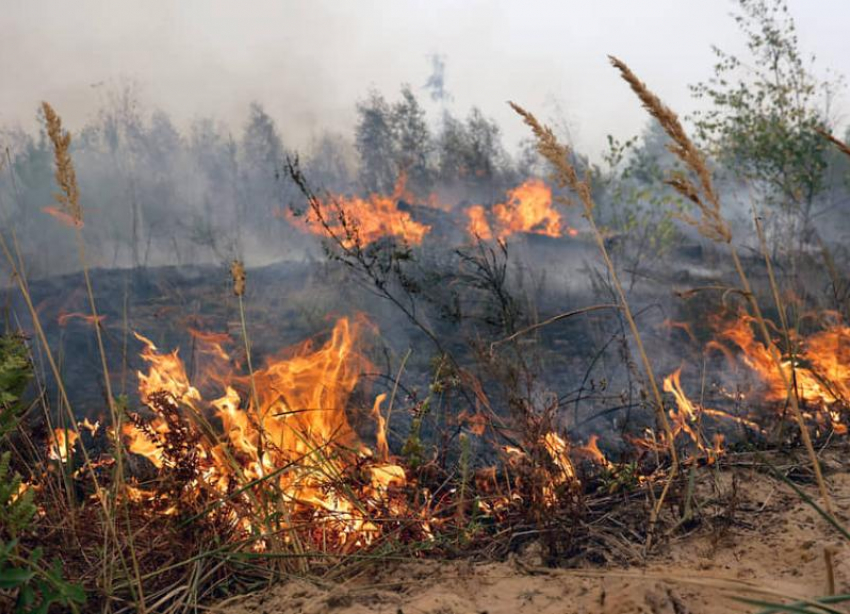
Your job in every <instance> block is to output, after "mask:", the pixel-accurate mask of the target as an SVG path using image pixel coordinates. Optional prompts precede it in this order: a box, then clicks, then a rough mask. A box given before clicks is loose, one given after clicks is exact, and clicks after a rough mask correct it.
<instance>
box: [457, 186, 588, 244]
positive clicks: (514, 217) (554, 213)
mask: <svg viewBox="0 0 850 614" xmlns="http://www.w3.org/2000/svg"><path fill="white" fill-rule="evenodd" d="M466 215H467V217H468V218H469V223H468V224H467V232H468V233H469V234H470V235H471V236H472V237H479V238H481V239H483V240H489V239H491V238H492V237H493V236H494V235H496V236H498V237H499V238H500V239H505V238H507V237H508V236H510V235H512V234H514V233H518V232H525V233H531V234H539V235H544V236H548V237H562V236H564V234H565V233H566V234H567V235H569V236H571V237H574V236H576V235H578V231H577V230H576V229H575V228H571V227H569V226H566V227H565V226H564V222H563V219H562V218H561V214H560V212H559V211H558V210H557V209H555V207H554V206H553V200H552V189H551V188H550V187H549V186H548V185H546V184H545V183H544V182H543V181H542V180H540V179H529V180H527V181H526V182H524V183H522V184H521V185H519V186H517V187H515V188H514V189H512V190H508V193H507V199H506V200H505V202H503V203H498V204H496V205H494V206H493V213H492V218H493V223H492V224H491V223H490V221H488V219H487V214H486V211H485V209H484V207H483V206H481V205H473V206H472V207H469V208H468V209H467V210H466ZM494 229H495V231H494Z"/></svg>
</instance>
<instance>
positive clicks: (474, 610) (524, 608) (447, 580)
mask: <svg viewBox="0 0 850 614" xmlns="http://www.w3.org/2000/svg"><path fill="white" fill-rule="evenodd" d="M845 457H846V456H845ZM837 458H839V457H838V455H832V458H831V459H830V461H829V462H828V466H831V469H832V470H831V472H830V475H829V480H830V483H831V486H832V489H833V492H834V494H835V501H836V506H837V507H838V509H839V510H840V511H839V515H840V516H841V517H842V519H843V520H845V522H846V520H847V518H848V510H850V472H848V469H847V468H845V467H843V466H841V465H840V463H839V462H838V461H837V460H835V459H837ZM734 472H735V473H736V474H737V476H738V480H737V489H736V493H737V494H736V496H735V498H734V499H735V502H734V506H735V512H734V514H732V516H731V518H732V519H731V521H730V520H728V513H727V514H726V515H725V516H724V517H725V518H726V519H725V520H722V519H721V521H719V522H717V521H716V522H703V523H701V524H700V525H699V526H698V527H697V528H696V529H695V530H693V531H692V532H691V533H689V534H686V535H678V536H676V537H672V538H670V539H669V540H668V541H667V542H666V543H664V544H661V545H659V547H658V548H657V553H656V554H653V555H652V556H650V557H649V559H648V561H647V562H646V564H645V565H644V566H642V567H641V566H631V567H628V568H623V567H620V568H614V567H609V568H599V567H596V568H593V567H587V568H582V569H579V570H576V569H571V570H570V569H554V570H553V569H544V568H542V567H540V566H539V564H538V563H539V561H538V560H537V556H536V555H535V552H534V548H533V547H532V548H530V549H528V550H527V551H526V552H524V553H522V554H520V555H518V556H517V557H514V558H511V559H509V560H508V561H505V562H500V563H487V564H473V563H471V562H468V561H463V562H437V561H422V562H417V563H410V564H403V565H400V566H394V567H390V566H387V567H383V568H377V569H371V570H370V571H369V574H368V577H363V576H361V577H359V578H356V579H354V580H351V581H349V582H347V583H345V584H339V585H336V586H332V587H318V586H316V585H314V584H311V583H307V582H302V581H293V582H287V583H283V584H281V585H279V586H276V587H273V588H272V589H270V590H269V591H266V592H264V593H261V594H257V595H253V596H251V597H248V598H243V599H240V600H238V602H231V603H230V604H229V605H226V606H223V607H219V608H215V609H214V611H216V612H221V613H226V614H277V613H281V614H282V613H284V612H285V613H287V614H290V613H291V614H295V613H303V614H308V613H309V614H320V613H325V612H327V613H333V614H355V613H358V614H359V613H365V612H383V613H387V614H397V613H399V612H402V613H404V614H421V613H429V614H461V613H463V614H466V613H470V614H483V613H485V612H486V613H488V614H509V613H524V612H529V613H530V612H542V613H550V612H551V613H559V614H561V613H564V614H566V613H585V612H587V613H590V612H593V613H597V612H598V613H603V614H625V613H632V612H640V613H652V614H668V613H669V614H686V613H703V612H705V613H709V614H715V613H717V614H719V613H721V612H723V613H726V612H756V611H758V610H759V608H758V607H755V606H748V605H745V604H741V603H739V602H736V601H733V600H732V599H730V595H732V594H737V595H740V596H746V597H750V598H754V599H773V600H775V598H774V597H770V596H766V595H764V594H762V595H758V594H755V593H753V592H748V591H747V587H759V588H760V589H764V590H767V591H771V590H772V591H778V592H780V593H782V594H784V595H794V596H801V597H815V596H817V595H823V594H826V591H827V574H826V569H825V563H824V548H825V547H828V546H830V545H835V546H836V547H837V546H838V545H839V544H840V543H841V541H840V537H839V536H838V534H837V533H836V532H835V531H834V530H832V529H831V528H830V527H829V526H828V525H827V524H826V523H825V522H824V521H822V520H821V519H820V518H819V517H817V515H816V513H815V512H814V511H813V510H812V508H810V507H808V506H807V505H805V504H804V503H802V502H801V501H800V500H799V498H798V497H796V496H795V495H794V494H793V492H792V491H791V490H790V489H789V488H788V487H787V486H786V485H785V484H783V483H781V482H776V481H774V480H773V479H771V478H768V477H766V476H765V475H764V474H763V473H755V472H754V471H752V470H751V469H740V468H739V469H736V470H734ZM731 473H732V472H728V473H726V474H724V475H723V477H722V478H721V479H722V480H723V481H724V482H725V486H727V487H728V486H729V484H731V477H730V475H731ZM803 488H804V490H805V491H806V492H807V493H809V494H811V495H813V496H814V495H815V490H816V489H815V488H813V487H811V486H804V487H803ZM709 512H710V510H704V515H707V514H708V513H709ZM716 518H721V517H720V516H716ZM835 567H836V588H837V590H838V592H850V548H848V547H843V548H837V553H836V555H835ZM839 607H842V606H839ZM845 607H846V606H845ZM848 611H850V610H848Z"/></svg>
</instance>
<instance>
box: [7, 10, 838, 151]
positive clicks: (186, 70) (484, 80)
mask: <svg viewBox="0 0 850 614" xmlns="http://www.w3.org/2000/svg"><path fill="white" fill-rule="evenodd" d="M789 4H790V7H791V11H792V14H793V15H794V16H795V18H796V20H797V26H798V29H799V33H800V42H801V47H802V48H803V49H804V50H805V51H806V52H810V53H815V54H816V55H817V66H818V67H819V68H820V69H821V71H823V70H825V69H826V68H830V69H832V70H834V71H835V72H837V73H840V74H844V75H850V53H848V48H847V45H846V44H845V41H846V37H847V24H848V23H850V19H848V18H850V0H790V1H789ZM734 8H735V5H734V3H733V2H731V1H730V0H597V1H595V2H587V1H586V0H584V1H582V2H578V1H570V0H523V1H516V0H515V1H508V0H491V1H484V0H311V1H303V2H296V1H294V0H277V1H274V0H250V1H249V0H244V1H241V2H237V1H235V0H137V1H135V2H131V1H130V0H74V1H73V2H69V1H67V0H0V84H2V87H0V124H14V123H19V124H20V125H22V126H23V127H24V128H27V129H33V128H34V127H35V124H34V119H33V118H34V116H35V111H36V107H37V105H38V103H39V101H40V100H43V99H46V100H49V101H50V102H51V103H52V104H53V105H54V107H56V108H57V110H59V112H60V114H61V115H63V117H64V118H65V122H66V125H67V126H68V127H69V128H70V129H71V130H74V129H77V128H80V127H81V126H82V125H83V123H84V122H85V121H86V120H87V119H88V118H91V117H92V116H94V114H95V113H96V110H97V108H98V105H99V104H100V102H101V101H102V99H103V97H104V95H105V92H106V91H107V89H108V88H109V87H114V86H115V84H117V83H121V82H124V81H126V80H133V81H135V82H136V83H137V84H138V86H139V88H140V92H141V98H142V100H143V101H144V102H146V103H149V104H150V105H155V106H157V107H159V108H162V109H164V110H165V111H167V112H168V113H169V114H170V115H171V116H172V117H173V118H174V119H175V120H176V121H177V123H178V124H179V125H181V126H185V125H186V124H187V123H188V122H189V121H190V120H191V119H192V118H193V117H199V116H210V115H212V116H215V117H217V118H219V119H221V120H223V121H225V122H226V123H228V124H230V125H232V126H233V129H234V130H239V129H240V128H241V124H242V122H243V121H244V118H245V116H246V112H247V107H248V104H249V103H250V102H251V101H253V100H257V101H259V102H261V103H262V104H263V105H264V106H265V107H266V110H267V111H268V112H269V113H270V114H271V115H272V116H273V117H274V118H275V119H276V120H277V122H278V125H279V128H280V131H281V133H282V135H283V137H284V140H285V143H286V145H287V146H288V147H303V146H305V145H306V144H307V143H308V142H309V141H310V139H311V137H312V136H315V135H316V134H318V133H320V132H321V131H323V130H325V129H328V130H332V131H338V132H350V130H351V128H352V126H353V122H354V105H355V103H356V101H357V100H360V99H362V98H364V97H365V95H366V94H367V93H368V91H369V89H370V87H375V88H377V89H379V90H380V91H382V92H384V93H385V94H386V95H387V96H388V97H390V98H392V97H394V96H395V94H396V92H397V91H398V88H399V86H400V84H402V83H410V84H411V86H412V87H413V88H414V90H415V91H417V93H418V94H419V95H420V98H422V99H423V100H427V92H426V90H424V89H423V85H424V84H425V82H426V80H427V78H428V76H429V74H430V72H431V61H430V56H431V55H433V54H440V55H441V56H443V57H444V58H445V60H446V88H447V90H448V92H449V93H450V94H451V95H452V97H453V100H452V102H451V103H450V106H451V108H452V109H453V110H454V111H455V112H457V113H458V114H460V115H465V113H466V111H467V110H468V108H469V107H470V106H472V105H477V106H479V107H480V108H481V109H482V110H483V111H484V113H485V114H486V115H488V116H490V117H493V118H495V119H496V120H497V121H498V122H499V124H500V125H501V126H502V128H503V130H504V132H505V135H506V142H507V144H508V145H509V146H510V145H513V144H514V143H515V142H516V141H517V139H518V138H519V137H521V136H524V134H525V132H524V128H523V127H522V125H521V124H520V122H519V121H518V119H517V118H516V117H515V116H514V115H513V113H512V112H511V111H510V110H509V109H508V108H507V105H506V101H507V100H515V101H516V102H519V103H521V104H522V105H524V106H526V107H527V108H529V109H530V110H532V111H535V112H536V113H537V114H538V115H540V116H542V117H544V118H552V117H553V116H554V115H555V114H557V113H558V111H557V109H558V108H560V109H561V111H560V114H561V115H562V116H563V117H564V118H565V119H566V120H567V121H568V123H569V125H570V129H571V133H572V136H573V139H574V143H575V146H576V148H577V149H578V150H579V151H583V152H586V153H589V154H590V155H592V156H593V157H597V156H598V154H599V152H601V151H602V150H603V149H604V147H605V136H606V135H607V134H609V133H612V134H614V135H615V136H617V137H619V138H625V137H628V136H630V135H632V134H635V133H637V132H639V131H640V130H641V129H642V127H643V125H644V124H645V121H646V116H645V114H644V112H643V111H642V110H641V109H640V106H639V105H638V104H637V101H636V99H635V98H634V96H633V95H632V94H631V93H630V92H629V91H628V89H627V88H626V86H625V85H624V84H623V83H622V82H621V81H620V80H619V79H618V77H617V76H616V74H615V72H614V70H613V69H612V68H610V67H609V65H608V63H607V60H606V55H607V54H614V55H617V56H619V57H620V58H621V59H623V60H625V61H626V62H627V63H628V64H630V65H631V67H632V68H633V70H635V72H637V74H638V75H639V76H640V77H641V78H642V79H643V80H645V81H646V82H647V83H648V84H649V85H650V87H651V88H652V89H654V90H655V91H656V93H658V94H659V95H660V96H661V97H662V98H663V99H664V100H665V102H667V103H668V104H670V105H671V106H672V107H674V108H675V109H676V110H677V111H678V112H679V113H680V114H686V113H687V112H689V111H690V110H692V109H693V105H694V103H693V101H692V99H691V98H690V95H689V92H688V88H687V85H688V84H689V83H694V82H696V81H698V80H701V79H705V78H706V77H708V76H709V75H710V74H711V67H712V64H713V55H712V53H711V51H710V45H711V44H716V45H718V46H720V47H721V48H724V49H729V50H740V49H742V47H743V39H742V36H741V35H740V33H739V32H738V30H737V28H736V26H735V24H734V22H733V20H732V19H731V17H730V16H729V15H730V12H731V11H733V10H734ZM848 100H850V99H848V98H847V96H846V94H845V96H843V97H842V98H841V99H840V100H839V102H838V105H837V107H838V110H839V112H840V113H842V114H845V115H846V109H847V104H848ZM429 104H430V103H429ZM431 107H432V108H433V105H431ZM435 115H436V114H435Z"/></svg>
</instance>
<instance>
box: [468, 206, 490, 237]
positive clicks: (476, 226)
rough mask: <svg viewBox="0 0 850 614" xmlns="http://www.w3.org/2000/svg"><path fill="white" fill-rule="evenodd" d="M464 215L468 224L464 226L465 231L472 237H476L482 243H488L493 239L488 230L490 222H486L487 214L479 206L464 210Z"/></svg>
mask: <svg viewBox="0 0 850 614" xmlns="http://www.w3.org/2000/svg"><path fill="white" fill-rule="evenodd" d="M466 215H467V217H469V224H467V226H466V231H467V232H468V233H469V234H470V235H471V236H472V237H478V238H479V239H481V240H483V241H489V240H490V239H492V238H493V231H492V230H491V229H490V222H488V221H487V212H486V211H485V210H484V207H483V206H481V205H472V206H471V207H470V208H469V209H467V210H466Z"/></svg>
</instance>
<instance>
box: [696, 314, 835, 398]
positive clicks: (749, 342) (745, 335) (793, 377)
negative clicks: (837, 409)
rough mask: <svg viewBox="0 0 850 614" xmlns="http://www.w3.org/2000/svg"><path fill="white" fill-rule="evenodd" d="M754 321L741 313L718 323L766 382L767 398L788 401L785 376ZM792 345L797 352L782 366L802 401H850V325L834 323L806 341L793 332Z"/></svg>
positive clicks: (721, 335)
mask: <svg viewBox="0 0 850 614" xmlns="http://www.w3.org/2000/svg"><path fill="white" fill-rule="evenodd" d="M752 321H753V320H752V318H751V317H750V316H748V315H745V314H741V315H739V316H738V318H737V319H736V320H735V321H733V322H731V323H725V324H723V323H720V324H717V325H716V326H717V327H718V328H719V335H718V336H719V340H720V341H727V342H729V343H730V344H732V345H733V346H734V347H737V348H738V350H740V356H741V360H742V361H743V362H744V364H745V365H747V366H748V367H749V368H750V369H752V370H753V371H754V372H755V373H756V374H757V375H758V377H759V379H760V380H761V381H762V382H764V384H765V386H766V391H765V400H767V401H771V402H784V401H785V400H786V398H787V396H788V395H787V391H786V389H785V384H784V383H783V378H782V376H781V375H780V373H778V371H777V369H776V365H775V362H774V361H773V358H772V357H771V355H770V351H769V350H768V348H767V347H766V346H765V345H764V344H763V343H762V342H761V341H759V340H758V339H756V337H755V333H754V332H753V327H752ZM790 344H791V346H792V347H793V348H795V354H794V355H793V356H791V355H789V354H785V355H784V356H783V359H782V365H783V370H784V371H785V377H786V378H787V379H788V380H789V381H793V382H794V386H795V392H796V394H797V395H798V396H799V398H800V399H801V400H803V401H805V402H806V403H808V404H810V405H815V406H820V407H823V406H827V405H831V404H834V403H835V402H837V401H839V400H841V401H844V402H845V403H846V402H847V401H848V400H850V327H847V326H844V325H841V324H831V325H829V326H827V328H826V329H825V330H822V331H820V332H817V333H814V334H812V335H810V336H809V337H807V338H805V339H802V340H800V339H798V338H797V336H796V335H794V334H792V337H791V339H790ZM712 347H715V348H718V345H717V344H716V343H715V344H713V345H712ZM718 349H721V350H722V349H723V348H718ZM727 349H728V348H727ZM724 353H725V354H726V355H727V357H728V356H729V354H728V352H725V351H724Z"/></svg>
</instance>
